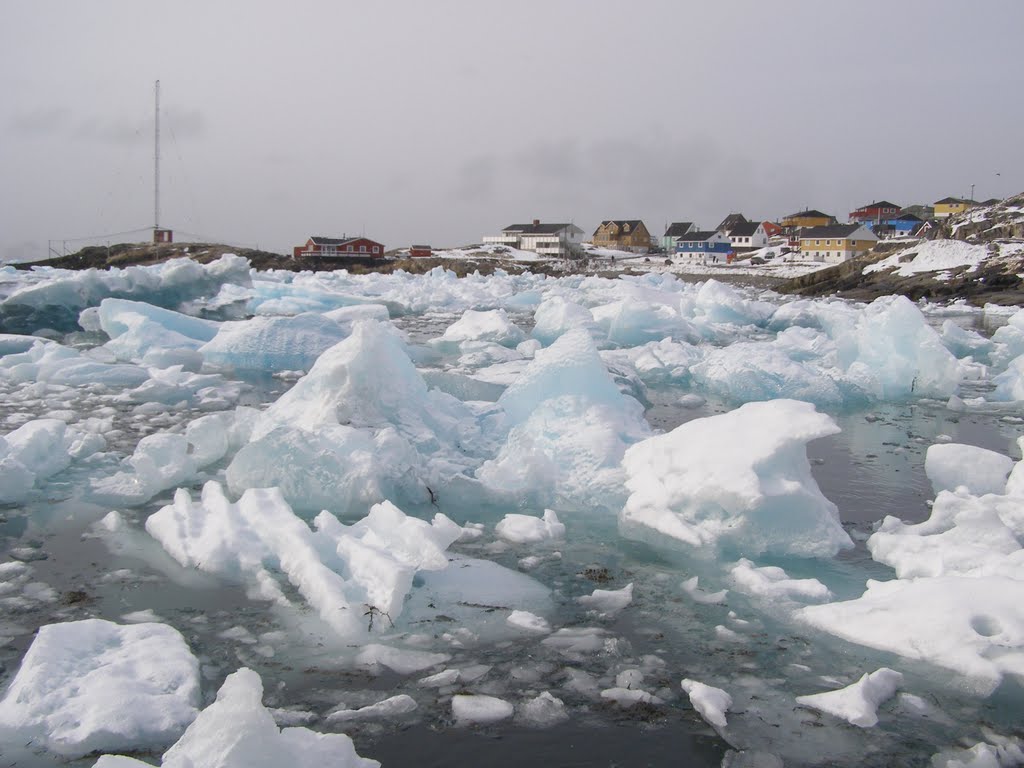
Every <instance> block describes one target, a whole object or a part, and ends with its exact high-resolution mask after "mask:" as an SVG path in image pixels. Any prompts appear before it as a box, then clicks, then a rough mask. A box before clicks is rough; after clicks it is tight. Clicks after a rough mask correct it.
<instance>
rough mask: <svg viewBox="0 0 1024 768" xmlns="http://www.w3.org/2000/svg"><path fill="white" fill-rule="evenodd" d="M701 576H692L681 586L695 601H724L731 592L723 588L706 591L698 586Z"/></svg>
mask: <svg viewBox="0 0 1024 768" xmlns="http://www.w3.org/2000/svg"><path fill="white" fill-rule="evenodd" d="M699 578H700V577H699V576H693V577H692V578H689V579H687V580H686V581H684V582H683V583H682V584H681V585H680V586H681V587H682V588H683V591H684V592H685V593H686V594H688V595H689V596H690V598H691V599H692V600H693V602H695V603H706V604H717V603H724V602H725V598H726V595H728V594H729V590H728V589H723V590H720V591H718V592H705V591H704V590H702V589H701V588H700V587H698V586H697V582H698V579H699Z"/></svg>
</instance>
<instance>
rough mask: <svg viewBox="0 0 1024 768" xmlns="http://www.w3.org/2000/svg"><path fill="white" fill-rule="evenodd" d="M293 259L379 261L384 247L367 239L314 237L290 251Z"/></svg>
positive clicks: (382, 255)
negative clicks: (304, 257) (354, 258)
mask: <svg viewBox="0 0 1024 768" xmlns="http://www.w3.org/2000/svg"><path fill="white" fill-rule="evenodd" d="M292 256H293V258H296V259H298V258H301V257H303V256H319V257H321V258H325V259H338V258H342V259H344V258H353V257H359V258H363V259H380V258H383V257H384V246H383V245H381V244H380V243H378V242H377V241H376V240H370V239H369V238H367V237H320V236H319V235H314V236H313V237H311V238H309V239H308V240H307V241H306V242H305V244H304V245H297V246H295V248H294V249H293V251H292Z"/></svg>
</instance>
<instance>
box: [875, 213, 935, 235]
mask: <svg viewBox="0 0 1024 768" xmlns="http://www.w3.org/2000/svg"><path fill="white" fill-rule="evenodd" d="M923 223H924V222H923V221H921V219H919V218H918V217H917V216H915V215H914V214H912V213H904V214H902V215H900V216H895V217H892V218H889V219H886V220H884V221H877V222H873V223H869V222H865V224H864V226H866V227H867V228H868V229H870V230H871V231H872V232H874V233H875V234H876V235H878V237H904V236H907V235H913V234H914V233H915V232H916V231H917V230H918V228H919V227H920V226H921V225H922V224H923Z"/></svg>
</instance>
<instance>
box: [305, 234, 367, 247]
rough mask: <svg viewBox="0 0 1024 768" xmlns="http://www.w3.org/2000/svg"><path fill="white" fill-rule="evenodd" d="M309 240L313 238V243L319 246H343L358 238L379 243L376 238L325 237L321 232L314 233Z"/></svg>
mask: <svg viewBox="0 0 1024 768" xmlns="http://www.w3.org/2000/svg"><path fill="white" fill-rule="evenodd" d="M309 240H311V241H312V242H313V244H314V245H317V246H343V245H345V244H346V243H354V242H355V241H357V240H365V241H368V242H370V243H377V241H376V240H370V238H361V237H360V238H325V237H323V236H321V234H313V236H312V237H311V238H309ZM377 245H380V243H377Z"/></svg>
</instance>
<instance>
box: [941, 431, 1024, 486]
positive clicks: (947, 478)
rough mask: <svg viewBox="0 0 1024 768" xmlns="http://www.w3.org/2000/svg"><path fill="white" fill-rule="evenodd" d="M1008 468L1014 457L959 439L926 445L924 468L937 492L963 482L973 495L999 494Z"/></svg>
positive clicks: (1010, 466) (1010, 467) (960, 484)
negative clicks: (961, 442) (954, 441)
mask: <svg viewBox="0 0 1024 768" xmlns="http://www.w3.org/2000/svg"><path fill="white" fill-rule="evenodd" d="M1011 469H1013V459H1011V458H1010V457H1009V456H1004V455H1003V454H1001V453H996V452H995V451H990V450H987V449H985V448H978V447H977V446H973V445H960V444H958V443H944V444H939V445H931V446H929V447H928V453H927V455H926V456H925V462H924V472H925V474H926V475H927V476H928V479H929V480H930V481H931V483H932V488H933V489H934V490H935V492H936V493H938V492H939V491H944V490H945V491H952V490H956V488H958V487H959V486H965V487H966V488H967V490H968V491H969V492H970V493H972V494H974V495H976V496H981V495H982V494H985V493H1000V494H1001V493H1003V492H1004V491H1005V490H1006V478H1007V477H1008V476H1009V474H1010V470H1011Z"/></svg>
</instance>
